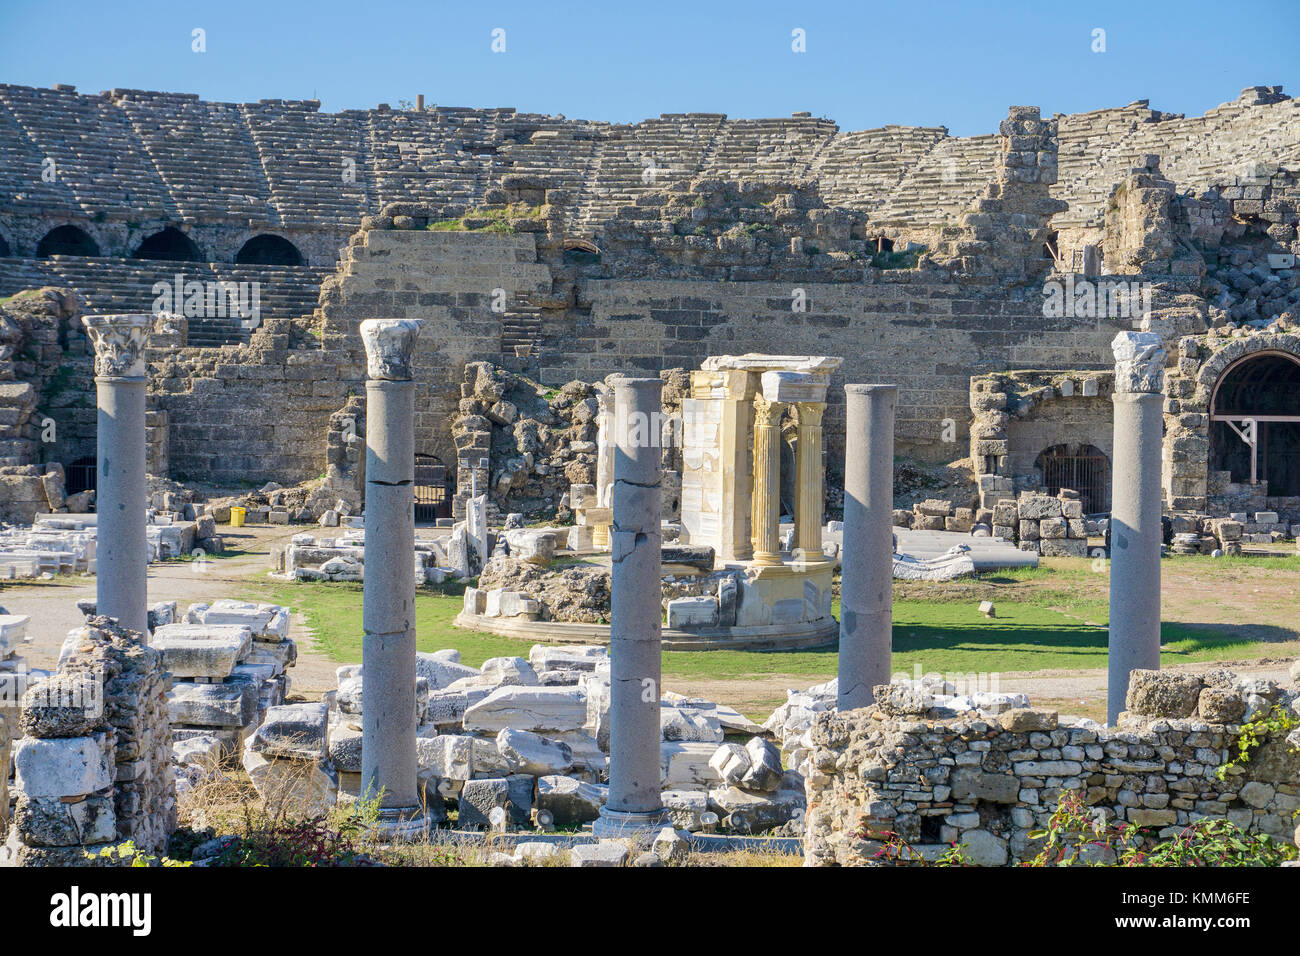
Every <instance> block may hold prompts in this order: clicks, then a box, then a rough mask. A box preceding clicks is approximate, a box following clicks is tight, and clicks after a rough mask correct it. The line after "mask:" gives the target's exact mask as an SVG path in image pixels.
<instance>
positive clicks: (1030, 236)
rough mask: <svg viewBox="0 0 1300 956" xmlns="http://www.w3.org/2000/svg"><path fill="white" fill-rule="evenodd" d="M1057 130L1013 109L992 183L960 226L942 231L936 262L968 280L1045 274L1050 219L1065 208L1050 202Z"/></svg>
mask: <svg viewBox="0 0 1300 956" xmlns="http://www.w3.org/2000/svg"><path fill="white" fill-rule="evenodd" d="M1057 124H1058V121H1057V120H1055V119H1051V120H1044V119H1042V118H1041V117H1040V116H1039V111H1038V107H1036V106H1013V107H1011V109H1010V111H1009V113H1008V116H1007V118H1006V119H1005V120H1003V121H1002V123H1001V125H1000V126H999V128H998V135H999V144H998V145H999V151H998V161H997V165H996V168H995V175H994V179H993V182H991V183H989V184H988V185H987V186H986V187H985V190H984V194H983V196H981V197H980V198H979V199H977V200H975V202H974V204H973V205H972V206H971V208H970V210H969V211H968V212H966V213H965V214H963V215H962V216H961V217H960V219H959V220H958V225H956V226H950V227H946V228H944V229H942V230H941V233H940V234H941V236H942V242H941V244H940V246H939V247H938V248H937V249H936V250H935V253H934V258H935V260H936V261H938V262H941V263H946V264H952V265H953V266H955V267H956V268H958V269H959V270H960V271H961V272H963V273H967V274H980V273H1000V274H1003V275H1009V276H1027V277H1032V276H1036V275H1041V274H1042V273H1044V272H1046V271H1047V270H1048V268H1049V266H1050V265H1051V261H1050V259H1045V258H1044V257H1043V254H1042V249H1043V245H1044V243H1045V242H1046V241H1047V240H1048V238H1049V237H1050V235H1051V230H1050V229H1049V226H1048V223H1049V220H1050V219H1051V217H1052V216H1053V215H1054V214H1056V213H1059V212H1062V211H1064V210H1065V209H1067V208H1069V204H1068V203H1066V202H1064V201H1062V200H1059V199H1053V198H1052V197H1051V195H1050V191H1049V187H1051V186H1052V185H1054V184H1055V183H1056V181H1057V176H1058V171H1057Z"/></svg>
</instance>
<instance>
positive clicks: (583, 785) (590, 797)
mask: <svg viewBox="0 0 1300 956" xmlns="http://www.w3.org/2000/svg"><path fill="white" fill-rule="evenodd" d="M608 797H609V787H608V786H606V785H605V784H600V783H587V782H585V781H582V780H576V779H574V778H573V777H562V776H554V775H548V776H544V777H538V778H537V809H538V810H548V811H550V813H551V815H552V816H553V817H554V820H555V825H556V826H575V825H578V824H583V823H590V822H591V821H593V820H595V819H596V818H597V817H598V816H600V808H601V807H602V806H604V805H605V801H606V799H608Z"/></svg>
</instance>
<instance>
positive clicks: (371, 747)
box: [361, 319, 420, 825]
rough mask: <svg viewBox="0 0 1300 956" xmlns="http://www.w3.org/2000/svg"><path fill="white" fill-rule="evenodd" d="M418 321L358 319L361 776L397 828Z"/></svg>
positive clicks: (410, 622)
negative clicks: (362, 431)
mask: <svg viewBox="0 0 1300 956" xmlns="http://www.w3.org/2000/svg"><path fill="white" fill-rule="evenodd" d="M419 333H420V323H419V322H418V321H415V320H411V319H368V320H366V321H365V322H362V323H361V338H362V341H363V342H364V344H365V347H366V358H367V375H368V378H367V381H366V505H365V528H366V539H365V567H366V575H365V583H364V585H363V592H362V612H361V617H362V628H363V631H364V638H363V642H362V649H361V662H362V663H361V673H362V717H361V730H362V737H361V783H362V790H363V792H368V794H369V795H370V796H371V797H374V796H376V795H378V794H379V793H380V791H382V797H381V799H380V806H381V809H382V810H385V811H388V817H389V818H390V820H392V819H397V821H398V823H399V825H400V824H401V823H402V822H404V821H406V820H412V819H414V818H416V817H418V815H419V809H420V806H419V804H420V801H419V797H418V794H417V792H416V758H415V577H414V575H413V574H412V573H411V555H412V554H413V553H414V549H415V383H414V382H413V381H411V352H412V350H413V348H414V345H415V340H416V338H417V337H418V336H419Z"/></svg>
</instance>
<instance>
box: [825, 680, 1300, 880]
mask: <svg viewBox="0 0 1300 956" xmlns="http://www.w3.org/2000/svg"><path fill="white" fill-rule="evenodd" d="M946 690H947V691H951V688H945V687H942V686H939V685H938V684H935V683H931V684H929V685H921V684H892V685H888V686H886V687H877V688H876V695H877V696H876V699H877V703H876V704H875V705H873V706H871V707H867V708H864V709H861V710H855V711H849V712H847V713H838V712H831V713H824V714H821V715H819V716H817V717H816V718H815V721H814V724H813V727H812V729H811V730H810V731H808V732H807V733H806V734H805V735H804V738H803V741H802V742H803V744H804V746H805V747H806V748H807V751H808V757H807V759H808V762H809V764H810V765H811V769H810V770H809V772H808V775H807V792H808V830H807V833H806V835H805V852H806V861H807V863H809V864H812V865H840V866H861V865H873V864H877V863H879V860H878V858H877V855H878V854H879V853H880V852H881V851H882V849H883V848H884V846H885V844H886V843H888V842H889V841H890V840H891V839H893V838H894V837H895V835H897V836H898V837H901V839H902V840H904V841H906V842H907V843H909V844H911V845H912V847H913V848H914V849H915V850H916V851H917V852H918V853H919V854H920V855H921V856H922V857H924V858H929V859H934V858H936V857H937V856H938V855H939V854H941V853H942V852H944V851H946V850H948V849H949V848H950V846H951V845H952V844H953V843H957V844H960V845H961V846H962V847H963V849H964V851H965V853H966V855H967V857H968V859H970V860H971V862H973V863H975V864H978V865H984V866H1002V865H1013V864H1015V863H1017V862H1020V861H1024V860H1027V859H1031V858H1033V857H1034V856H1035V855H1036V854H1037V853H1038V851H1039V849H1041V841H1040V840H1039V839H1037V838H1035V837H1033V836H1031V832H1032V831H1035V830H1042V829H1044V828H1045V826H1046V824H1047V821H1048V818H1049V817H1050V815H1051V814H1052V812H1053V810H1054V809H1055V807H1056V805H1057V802H1058V800H1059V799H1060V795H1061V793H1062V792H1075V793H1078V794H1080V795H1081V796H1082V797H1083V799H1084V801H1085V803H1086V804H1087V805H1088V806H1089V807H1091V808H1092V809H1093V812H1094V813H1096V814H1097V815H1098V817H1101V816H1103V815H1104V818H1105V819H1106V820H1107V821H1111V822H1114V821H1123V822H1127V823H1130V824H1132V825H1134V826H1136V827H1140V828H1146V829H1147V830H1148V832H1149V833H1150V834H1151V835H1152V836H1153V837H1155V838H1158V839H1167V838H1169V837H1170V836H1172V835H1174V834H1176V833H1177V832H1178V831H1179V830H1180V829H1181V828H1183V827H1185V826H1187V825H1188V824H1189V823H1192V822H1194V821H1196V820H1199V819H1203V818H1207V817H1210V818H1226V819H1228V820H1231V821H1232V822H1233V823H1235V824H1236V825H1238V826H1240V827H1242V828H1243V829H1248V830H1250V831H1252V832H1255V833H1263V834H1268V835H1269V836H1271V837H1274V838H1276V839H1278V840H1282V841H1287V842H1290V841H1291V840H1292V838H1293V833H1294V831H1295V822H1294V820H1293V814H1294V813H1295V811H1296V810H1297V808H1300V786H1298V785H1297V780H1298V779H1300V776H1298V775H1300V737H1297V735H1296V734H1294V733H1293V734H1292V737H1291V739H1268V740H1267V741H1266V742H1265V743H1264V744H1263V746H1261V747H1260V748H1258V749H1257V750H1256V751H1255V752H1254V753H1253V754H1252V755H1251V757H1250V760H1249V761H1247V762H1244V763H1239V762H1235V758H1236V750H1237V741H1238V738H1239V737H1240V735H1241V732H1242V724H1243V722H1244V721H1246V720H1249V719H1251V718H1252V717H1256V716H1258V715H1260V714H1266V713H1268V712H1269V711H1270V709H1271V708H1273V707H1280V708H1282V709H1284V710H1290V711H1291V712H1292V713H1294V709H1295V701H1296V698H1297V694H1298V693H1300V685H1295V684H1294V682H1293V684H1292V686H1289V687H1280V686H1278V685H1277V684H1274V683H1272V682H1271V681H1264V680H1254V679H1248V678H1238V677H1236V676H1235V675H1233V674H1232V673H1231V672H1228V671H1212V672H1209V673H1207V674H1204V675H1190V674H1180V673H1171V672H1159V671H1135V672H1133V675H1132V679H1131V682H1130V687H1129V696H1128V711H1127V713H1126V714H1124V715H1122V717H1121V719H1120V721H1119V723H1118V724H1117V726H1115V727H1114V728H1105V727H1102V726H1100V725H1099V724H1097V723H1095V722H1094V721H1091V720H1087V719H1084V718H1077V717H1067V716H1064V715H1058V713H1057V712H1056V711H1053V710H1045V709H1041V708H1030V707H1013V708H1011V709H1001V708H993V709H988V708H985V709H984V711H983V712H981V711H980V710H977V709H975V708H973V707H972V706H971V703H972V702H971V701H970V699H969V698H966V699H963V698H954V697H953V696H952V695H951V693H948V694H945V691H946ZM999 710H1000V711H1001V712H998V711H999ZM1225 766H1226V767H1228V770H1227V772H1226V773H1225V774H1224V776H1223V778H1222V779H1221V778H1220V776H1219V774H1218V772H1217V771H1218V770H1219V769H1220V768H1223V767H1225ZM1096 862H1107V861H1106V860H1105V859H1103V858H1101V857H1098V859H1097V860H1096ZM1111 862H1113V861H1111Z"/></svg>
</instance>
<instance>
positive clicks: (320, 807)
mask: <svg viewBox="0 0 1300 956" xmlns="http://www.w3.org/2000/svg"><path fill="white" fill-rule="evenodd" d="M242 763H243V767H244V771H245V772H246V773H247V774H248V777H249V779H250V780H251V781H252V782H253V787H254V788H255V789H256V790H257V792H258V795H259V796H261V798H262V800H263V801H264V802H265V803H266V804H267V805H268V806H271V807H281V806H283V807H291V808H292V809H293V811H294V813H295V814H301V815H304V816H322V815H324V814H326V813H328V812H329V809H330V807H332V806H333V805H334V802H335V800H336V799H337V793H338V778H337V776H336V773H335V771H334V769H333V768H332V767H331V765H330V764H329V763H328V762H327V761H324V760H296V759H293V758H288V757H269V758H268V757H267V756H265V755H263V754H260V753H257V752H255V751H253V750H246V751H244V756H243V760H242Z"/></svg>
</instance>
